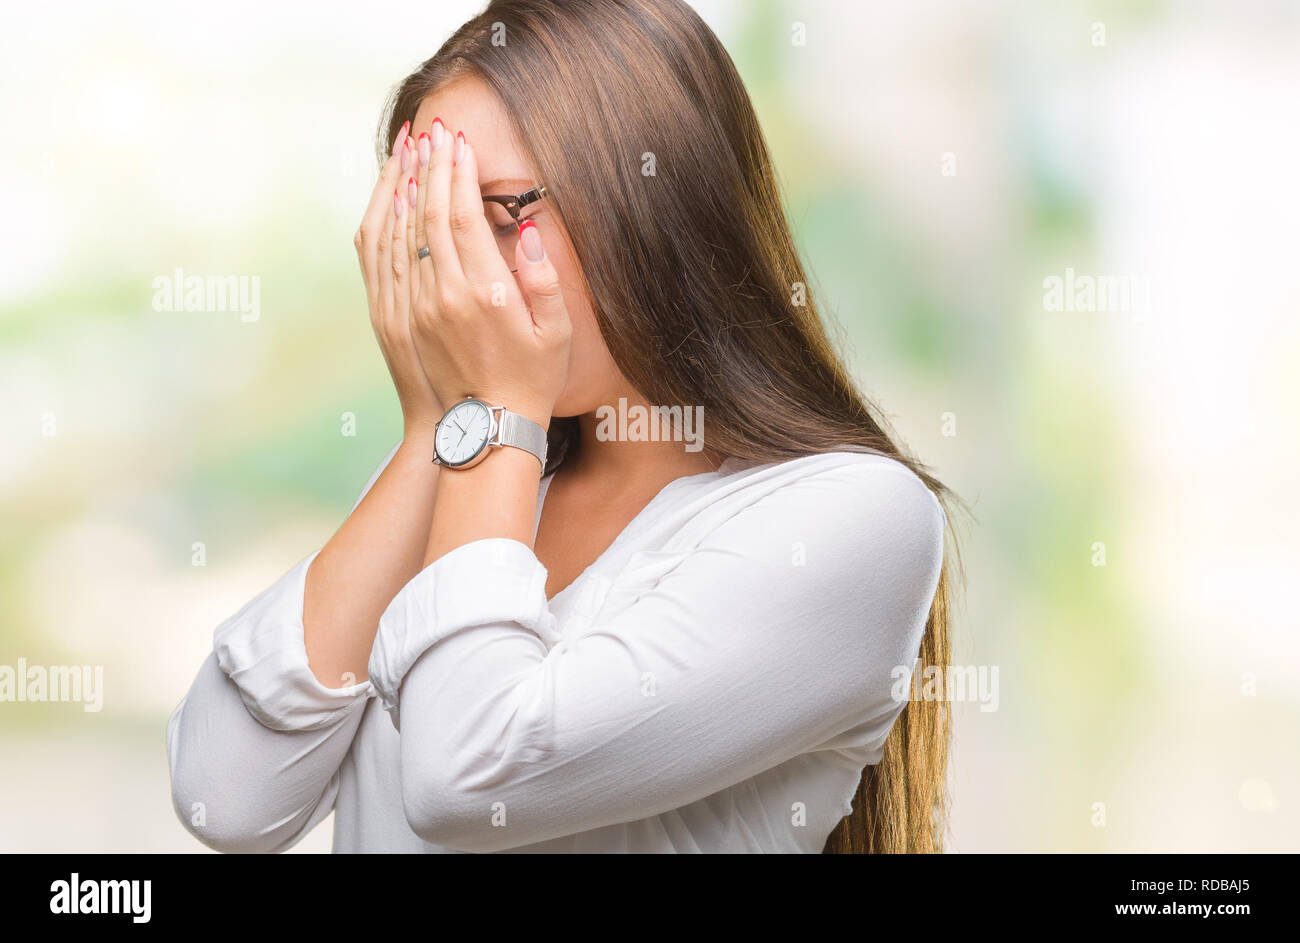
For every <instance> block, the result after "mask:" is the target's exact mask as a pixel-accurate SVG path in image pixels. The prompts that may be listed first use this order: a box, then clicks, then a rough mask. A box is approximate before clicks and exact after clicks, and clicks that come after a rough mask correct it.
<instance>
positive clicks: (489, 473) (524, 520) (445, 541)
mask: <svg viewBox="0 0 1300 943" xmlns="http://www.w3.org/2000/svg"><path fill="white" fill-rule="evenodd" d="M533 413H534V417H536V416H537V415H540V416H542V417H543V418H542V420H541V421H539V425H542V427H543V428H545V427H546V425H547V424H548V420H547V419H546V417H545V414H546V411H545V410H536V411H533ZM535 421H537V420H536V419H535ZM540 481H541V468H540V466H539V465H538V462H537V458H536V457H535V456H533V455H530V454H529V453H528V452H525V451H523V450H522V449H516V448H509V447H506V448H494V449H493V450H492V454H490V455H489V456H488V457H487V458H485V459H484V460H483V461H482V462H480V463H479V464H478V465H475V466H474V467H473V468H467V469H465V470H463V471H458V470H448V471H446V472H445V473H444V474H443V476H442V479H441V481H440V482H439V485H438V494H437V497H436V499H435V501H434V511H433V519H432V522H431V526H430V528H429V533H428V547H427V550H426V552H425V555H424V565H425V566H428V565H429V564H430V563H432V562H433V561H434V560H437V559H438V558H439V557H441V556H443V555H444V554H447V553H450V552H451V551H452V550H455V549H456V548H457V547H461V546H464V545H465V544H468V543H472V542H473V541H475V540H483V539H486V538H489V537H505V538H508V539H510V540H517V541H519V542H520V543H522V544H524V545H525V546H527V547H529V548H531V547H532V546H533V539H534V537H535V536H536V530H537V489H538V484H539V482H540Z"/></svg>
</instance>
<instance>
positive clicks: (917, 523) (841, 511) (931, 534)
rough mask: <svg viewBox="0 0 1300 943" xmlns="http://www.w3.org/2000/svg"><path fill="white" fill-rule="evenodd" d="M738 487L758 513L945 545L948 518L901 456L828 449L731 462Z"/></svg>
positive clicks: (928, 489) (728, 466)
mask: <svg viewBox="0 0 1300 943" xmlns="http://www.w3.org/2000/svg"><path fill="white" fill-rule="evenodd" d="M727 468H728V470H729V471H730V472H731V475H729V476H728V477H729V478H733V479H734V482H735V485H736V486H737V488H738V490H740V491H743V492H750V493H751V495H752V496H753V497H754V499H755V500H754V502H753V504H752V507H753V508H754V510H755V511H761V512H765V513H773V514H776V515H777V516H780V514H781V513H786V514H793V515H795V516H797V517H799V518H802V519H803V520H805V521H809V522H812V521H816V522H819V523H823V524H827V525H832V526H834V527H835V528H836V529H843V530H852V529H853V528H862V527H868V528H869V530H870V531H871V532H873V533H875V534H877V535H879V533H880V532H881V531H882V530H890V531H895V532H898V533H914V534H916V535H917V536H919V537H922V538H928V539H929V542H930V543H937V544H939V545H940V546H941V545H942V539H943V531H944V529H945V527H946V523H947V521H946V516H945V514H944V510H943V505H942V504H940V502H939V500H938V498H937V497H935V494H934V492H932V491H931V490H930V488H929V487H928V486H927V485H926V484H925V482H924V481H922V480H921V478H920V477H919V476H918V475H917V474H916V473H915V472H913V471H912V470H911V469H910V468H908V467H907V466H906V465H904V464H903V463H902V462H900V461H897V460H896V459H892V458H889V457H887V456H884V455H876V454H871V453H864V452H827V453H822V454H817V455H807V456H803V457H801V458H795V459H789V460H787V461H783V462H772V463H766V464H755V463H740V462H736V461H734V460H730V461H729V462H728V463H727Z"/></svg>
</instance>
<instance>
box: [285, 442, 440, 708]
mask: <svg viewBox="0 0 1300 943" xmlns="http://www.w3.org/2000/svg"><path fill="white" fill-rule="evenodd" d="M432 433H433V430H432V428H429V429H428V430H421V431H418V432H410V431H408V434H407V437H406V438H405V439H404V440H403V441H402V444H401V445H400V446H399V447H398V449H397V452H396V454H395V455H394V456H393V459H392V461H390V462H389V463H388V467H387V468H385V469H384V471H383V473H382V474H381V475H380V476H379V478H378V480H377V481H376V482H375V484H374V486H373V487H372V488H371V489H370V491H369V492H368V493H367V494H366V496H365V497H364V498H363V499H362V501H361V503H360V504H359V505H357V507H356V509H355V510H354V511H353V512H352V514H351V515H350V516H349V517H348V519H347V520H346V521H345V522H344V523H343V526H342V527H340V528H339V530H338V532H337V533H336V534H335V535H334V536H333V537H332V538H331V539H330V541H329V543H327V544H326V545H325V547H324V548H323V549H322V550H321V552H320V553H319V554H318V555H317V557H316V559H315V560H314V561H313V562H312V565H311V568H310V570H309V571H308V573H307V583H306V591H305V593H304V598H303V641H304V643H305V644H306V649H307V659H308V662H309V663H310V665H311V670H312V674H314V675H315V676H316V678H317V679H318V680H319V681H320V682H321V684H323V685H325V686H327V687H334V688H337V687H343V686H345V685H349V684H355V683H357V682H360V681H364V680H365V679H366V678H367V673H366V663H367V662H368V660H369V658H370V649H371V647H372V645H373V644H374V639H375V632H376V630H377V628H378V626H379V617H380V616H381V615H382V614H383V612H384V609H385V608H386V607H387V606H388V604H389V602H391V601H392V599H393V597H394V596H395V595H397V592H398V590H400V589H401V588H402V587H403V586H404V585H406V583H407V582H409V581H410V579H411V577H413V576H415V574H416V573H418V572H419V571H420V569H421V566H422V562H423V559H424V553H425V548H426V546H427V543H428V535H429V525H430V521H431V519H432V517H433V513H434V501H435V495H436V494H437V491H438V475H439V470H438V466H437V465H434V464H433V434H432Z"/></svg>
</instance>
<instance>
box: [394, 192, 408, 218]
mask: <svg viewBox="0 0 1300 943" xmlns="http://www.w3.org/2000/svg"><path fill="white" fill-rule="evenodd" d="M393 212H394V213H396V214H397V218H398V219H401V218H402V215H403V214H404V213H405V212H406V201H405V200H403V199H402V198H401V197H400V196H398V195H397V187H393Z"/></svg>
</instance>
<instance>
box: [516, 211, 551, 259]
mask: <svg viewBox="0 0 1300 943" xmlns="http://www.w3.org/2000/svg"><path fill="white" fill-rule="evenodd" d="M519 242H520V243H521V244H522V245H523V247H524V257H525V258H527V259H528V261H529V262H540V261H542V259H544V258H545V257H546V249H544V248H543V247H542V234H541V233H540V232H538V231H537V224H536V223H535V222H533V221H532V220H531V219H526V220H524V221H523V222H522V223H521V224H520V226H519Z"/></svg>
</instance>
